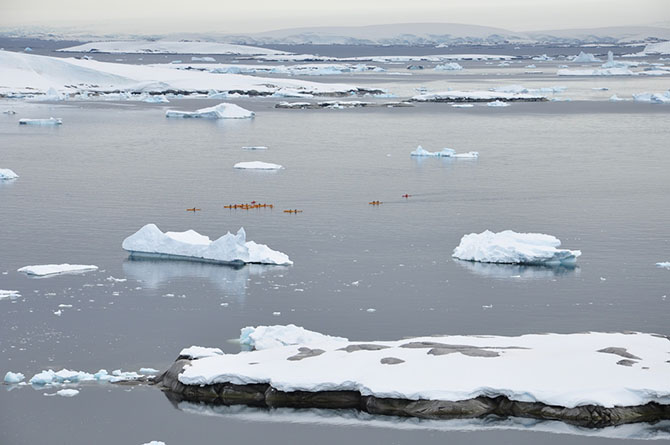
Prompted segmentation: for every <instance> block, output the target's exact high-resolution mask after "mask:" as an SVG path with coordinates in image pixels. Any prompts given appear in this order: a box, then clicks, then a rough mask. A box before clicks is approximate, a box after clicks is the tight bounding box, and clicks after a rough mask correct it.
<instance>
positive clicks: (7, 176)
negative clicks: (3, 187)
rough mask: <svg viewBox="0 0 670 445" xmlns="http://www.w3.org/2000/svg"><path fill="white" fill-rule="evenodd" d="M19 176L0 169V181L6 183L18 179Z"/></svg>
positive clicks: (8, 170) (6, 169) (10, 171)
mask: <svg viewBox="0 0 670 445" xmlns="http://www.w3.org/2000/svg"><path fill="white" fill-rule="evenodd" d="M18 177H19V175H17V174H16V173H14V172H13V171H12V170H10V169H8V168H0V181H8V180H11V179H16V178H18Z"/></svg>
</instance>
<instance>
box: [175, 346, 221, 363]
mask: <svg viewBox="0 0 670 445" xmlns="http://www.w3.org/2000/svg"><path fill="white" fill-rule="evenodd" d="M221 354H223V351H222V350H220V349H219V348H205V347H203V346H191V347H190V348H184V349H182V350H181V352H180V353H179V357H183V358H188V359H191V360H197V359H200V358H205V357H212V356H215V355H221Z"/></svg>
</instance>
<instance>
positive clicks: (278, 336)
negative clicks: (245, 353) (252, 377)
mask: <svg viewBox="0 0 670 445" xmlns="http://www.w3.org/2000/svg"><path fill="white" fill-rule="evenodd" d="M346 341H348V340H347V339H346V338H343V337H332V336H330V335H325V334H321V333H319V332H314V331H309V330H307V329H305V328H303V327H300V326H296V325H294V324H289V325H286V326H284V325H274V326H256V327H253V326H247V327H246V328H242V330H241V331H240V344H241V345H243V346H247V347H248V348H251V349H255V350H264V349H273V348H279V347H282V346H287V345H311V344H315V343H319V344H321V343H327V344H339V343H342V342H346Z"/></svg>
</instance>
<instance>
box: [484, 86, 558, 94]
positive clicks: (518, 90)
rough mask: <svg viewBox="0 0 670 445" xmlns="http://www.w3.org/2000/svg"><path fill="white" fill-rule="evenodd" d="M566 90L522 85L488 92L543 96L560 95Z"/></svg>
mask: <svg viewBox="0 0 670 445" xmlns="http://www.w3.org/2000/svg"><path fill="white" fill-rule="evenodd" d="M565 90H567V87H564V86H553V87H541V88H526V87H524V86H523V85H505V86H500V87H494V88H490V89H489V91H494V92H496V93H512V94H526V93H528V94H543V93H552V94H556V93H562V92H564V91H565Z"/></svg>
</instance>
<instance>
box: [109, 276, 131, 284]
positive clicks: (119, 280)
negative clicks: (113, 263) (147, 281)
mask: <svg viewBox="0 0 670 445" xmlns="http://www.w3.org/2000/svg"><path fill="white" fill-rule="evenodd" d="M105 279H106V280H107V281H112V282H114V283H124V282H126V281H128V279H127V278H114V277H113V276H111V275H110V276H109V277H107V278H105Z"/></svg>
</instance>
